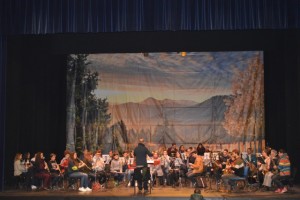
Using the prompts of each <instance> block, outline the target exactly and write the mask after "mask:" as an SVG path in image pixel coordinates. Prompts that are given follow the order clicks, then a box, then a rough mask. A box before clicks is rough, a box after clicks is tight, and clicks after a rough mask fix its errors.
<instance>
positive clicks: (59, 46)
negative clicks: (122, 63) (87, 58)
mask: <svg viewBox="0 0 300 200" xmlns="http://www.w3.org/2000/svg"><path fill="white" fill-rule="evenodd" d="M243 50H247V51H249V50H262V51H264V58H265V61H264V62H265V111H266V141H267V145H270V146H271V147H273V148H276V149H278V148H285V149H287V151H288V153H289V155H290V157H291V160H292V162H293V164H294V166H297V167H298V168H299V163H300V158H299V156H298V154H299V152H300V151H299V142H300V134H299V132H300V118H299V111H300V105H299V99H300V90H299V89H300V81H299V77H300V71H299V67H300V31H299V30H259V31H201V32H123V33H99V34H52V35H43V36H38V35H34V36H30V35H27V36H26V35H22V36H9V37H8V65H7V90H6V91H7V99H6V102H7V106H6V108H7V109H6V136H5V137H6V140H5V151H6V152H5V155H6V157H5V172H6V173H5V176H6V177H5V180H6V182H7V183H9V180H10V177H11V176H12V173H13V158H14V155H15V153H16V152H22V153H23V152H25V151H30V152H31V153H34V152H37V151H43V152H45V154H46V156H48V155H49V153H51V152H55V153H57V154H58V158H59V159H60V158H61V156H62V154H63V151H64V149H65V141H66V139H65V138H66V135H65V130H66V127H65V126H66V107H65V105H66V102H65V101H66V98H65V96H66V85H65V82H66V80H65V79H66V73H65V65H66V55H67V54H69V53H112V52H156V51H175V52H179V51H243ZM199 142H201V141H199ZM47 159H48V157H47Z"/></svg>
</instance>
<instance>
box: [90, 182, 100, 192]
mask: <svg viewBox="0 0 300 200" xmlns="http://www.w3.org/2000/svg"><path fill="white" fill-rule="evenodd" d="M100 190H101V185H100V183H99V182H98V181H94V182H93V183H92V191H95V192H97V191H100Z"/></svg>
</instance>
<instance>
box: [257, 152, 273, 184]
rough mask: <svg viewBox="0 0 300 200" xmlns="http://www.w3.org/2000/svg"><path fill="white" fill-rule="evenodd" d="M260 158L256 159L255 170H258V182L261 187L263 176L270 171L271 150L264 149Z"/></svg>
mask: <svg viewBox="0 0 300 200" xmlns="http://www.w3.org/2000/svg"><path fill="white" fill-rule="evenodd" d="M261 154H262V157H261V158H258V160H257V168H258V180H259V183H260V184H261V185H262V184H263V181H264V176H265V174H266V173H267V172H268V171H269V170H270V163H271V160H270V157H269V156H270V154H271V149H270V148H265V149H264V150H263V151H262V152H261Z"/></svg>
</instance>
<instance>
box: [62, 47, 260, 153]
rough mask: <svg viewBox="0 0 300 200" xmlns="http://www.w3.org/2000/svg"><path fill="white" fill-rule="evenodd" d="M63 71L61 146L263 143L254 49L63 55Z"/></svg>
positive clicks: (215, 148)
mask: <svg viewBox="0 0 300 200" xmlns="http://www.w3.org/2000/svg"><path fill="white" fill-rule="evenodd" d="M185 54H186V55H185ZM67 69H68V73H67V76H68V77H67V84H68V86H67V88H68V91H67V149H71V150H75V149H76V150H77V151H82V150H83V149H89V150H92V151H93V150H96V149H99V148H100V149H103V151H104V153H105V152H108V151H109V150H118V151H120V152H122V151H124V150H130V149H133V148H134V147H135V145H136V143H137V139H138V138H141V137H142V138H144V139H145V141H146V142H147V146H148V147H149V148H150V149H151V150H161V149H163V148H165V147H168V146H170V145H171V143H173V142H175V143H177V146H178V145H181V144H183V145H185V146H186V147H188V146H197V144H198V143H203V144H205V146H207V147H209V148H210V149H211V150H213V151H220V150H222V149H224V148H229V149H230V150H231V149H233V148H239V149H240V150H242V151H243V150H245V148H247V147H252V148H253V149H255V151H260V149H261V148H262V147H263V146H264V137H265V132H264V130H265V129H264V122H265V120H264V68H263V53H262V52H260V51H243V52H183V53H177V52H161V53H115V54H89V55H83V54H80V55H69V57H68V66H67Z"/></svg>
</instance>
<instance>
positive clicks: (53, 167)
mask: <svg viewBox="0 0 300 200" xmlns="http://www.w3.org/2000/svg"><path fill="white" fill-rule="evenodd" d="M48 167H49V171H50V175H51V187H52V188H53V189H56V185H57V184H58V183H61V182H62V180H63V176H62V174H61V170H60V167H59V165H58V164H57V162H56V154H54V153H51V154H50V160H49V162H48Z"/></svg>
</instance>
